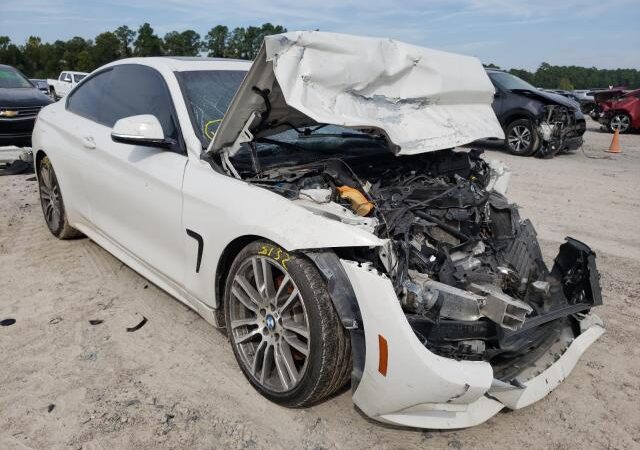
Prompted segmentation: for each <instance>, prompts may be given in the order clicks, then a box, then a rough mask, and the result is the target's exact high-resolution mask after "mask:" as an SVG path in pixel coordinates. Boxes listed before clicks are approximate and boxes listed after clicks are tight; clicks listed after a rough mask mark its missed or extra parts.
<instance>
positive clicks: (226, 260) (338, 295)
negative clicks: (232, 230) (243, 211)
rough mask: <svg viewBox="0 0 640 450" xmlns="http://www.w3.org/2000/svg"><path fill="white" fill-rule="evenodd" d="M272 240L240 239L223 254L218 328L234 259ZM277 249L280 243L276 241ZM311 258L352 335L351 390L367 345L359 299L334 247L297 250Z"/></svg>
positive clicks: (217, 296)
mask: <svg viewBox="0 0 640 450" xmlns="http://www.w3.org/2000/svg"><path fill="white" fill-rule="evenodd" d="M257 240H267V241H270V242H273V241H272V240H271V239H269V238H266V237H263V236H259V235H244V236H239V237H237V238H235V239H234V240H232V241H231V242H229V243H228V244H227V246H226V247H225V248H224V250H223V251H222V253H221V256H220V258H219V259H218V263H217V265H216V275H215V305H216V309H215V315H216V326H217V327H220V328H222V329H224V328H225V326H226V325H225V322H226V321H225V311H224V297H223V296H224V289H225V284H226V280H227V276H228V275H229V270H230V269H231V265H232V264H233V260H234V258H235V256H236V255H237V254H238V253H239V252H240V251H241V250H242V249H243V248H244V247H246V246H247V245H249V244H250V243H251V242H254V241H257ZM273 244H274V245H276V246H278V245H279V244H278V243H277V242H273ZM297 251H298V252H300V253H302V254H303V255H304V256H305V257H306V258H308V259H309V260H310V261H311V262H312V263H313V265H314V266H315V267H316V268H317V269H318V271H319V272H320V275H321V276H322V278H324V280H325V281H326V283H327V289H328V291H329V298H330V299H331V303H332V304H333V306H334V308H335V310H336V313H337V314H338V317H339V318H340V323H341V324H342V326H343V328H345V330H346V331H348V332H349V334H350V338H351V352H352V353H351V354H352V361H353V366H352V373H351V381H352V387H353V388H354V389H355V387H356V386H357V385H358V383H359V381H360V379H361V378H362V373H363V371H364V362H365V359H366V346H365V338H364V324H363V322H362V315H361V313H360V306H359V304H358V300H357V298H356V295H355V293H354V291H353V288H352V286H351V282H350V281H349V278H348V276H347V274H346V272H345V270H344V268H343V267H342V263H341V262H340V258H339V256H338V255H337V254H336V252H335V251H334V250H333V249H332V248H322V249H307V250H297Z"/></svg>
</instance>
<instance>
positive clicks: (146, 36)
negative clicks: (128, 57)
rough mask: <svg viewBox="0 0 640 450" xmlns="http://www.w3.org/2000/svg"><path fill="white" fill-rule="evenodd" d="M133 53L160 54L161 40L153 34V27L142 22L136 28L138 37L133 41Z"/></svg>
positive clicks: (144, 54) (141, 54)
mask: <svg viewBox="0 0 640 450" xmlns="http://www.w3.org/2000/svg"><path fill="white" fill-rule="evenodd" d="M133 54H134V55H136V56H161V55H162V40H161V39H160V38H159V37H158V36H157V35H156V34H153V28H151V25H149V24H148V23H144V24H142V25H141V26H140V28H139V29H138V38H137V39H136V40H135V42H134V43H133Z"/></svg>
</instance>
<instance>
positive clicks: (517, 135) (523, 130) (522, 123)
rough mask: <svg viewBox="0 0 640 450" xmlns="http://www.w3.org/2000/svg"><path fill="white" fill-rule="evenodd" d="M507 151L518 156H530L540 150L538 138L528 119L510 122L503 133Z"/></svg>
mask: <svg viewBox="0 0 640 450" xmlns="http://www.w3.org/2000/svg"><path fill="white" fill-rule="evenodd" d="M505 135H506V144H507V150H509V152H510V153H512V154H514V155H518V156H531V155H533V154H534V153H535V152H537V151H538V149H539V148H540V137H539V136H538V133H537V132H536V130H535V129H534V127H533V123H532V122H531V121H530V120H529V119H518V120H514V121H513V122H511V123H510V124H509V125H508V126H507V129H506V131H505Z"/></svg>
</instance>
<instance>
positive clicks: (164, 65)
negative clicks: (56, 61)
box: [104, 56, 251, 72]
mask: <svg viewBox="0 0 640 450" xmlns="http://www.w3.org/2000/svg"><path fill="white" fill-rule="evenodd" d="M120 64H142V65H144V66H149V67H153V68H155V69H158V70H162V69H164V70H167V69H168V70H169V71H171V72H185V71H195V70H249V68H250V67H251V61H245V60H240V59H228V58H201V57H197V56H195V57H189V56H150V57H146V58H126V59H119V60H118V61H114V62H112V63H109V64H107V65H106V66H104V67H110V66H115V65H120Z"/></svg>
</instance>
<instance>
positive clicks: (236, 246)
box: [214, 234, 266, 327]
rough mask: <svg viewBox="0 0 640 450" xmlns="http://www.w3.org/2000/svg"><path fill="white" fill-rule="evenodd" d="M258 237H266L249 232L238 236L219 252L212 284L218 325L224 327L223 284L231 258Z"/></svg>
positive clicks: (258, 238)
mask: <svg viewBox="0 0 640 450" xmlns="http://www.w3.org/2000/svg"><path fill="white" fill-rule="evenodd" d="M260 239H266V238H264V237H262V236H258V235H255V234H249V235H244V236H238V237H237V238H235V239H234V240H232V241H231V242H229V243H228V244H227V246H226V247H225V248H224V250H222V253H221V254H220V258H219V259H218V263H217V264H216V273H215V286H214V290H215V292H214V297H215V298H214V304H215V307H216V315H217V318H218V319H219V320H220V322H219V326H221V327H224V321H225V320H224V298H223V295H224V285H225V283H226V281H227V275H228V274H229V269H231V265H232V264H233V260H234V258H235V257H236V255H237V254H238V253H240V250H242V249H243V248H244V247H246V246H247V245H249V244H250V243H251V242H253V241H257V240H260Z"/></svg>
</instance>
